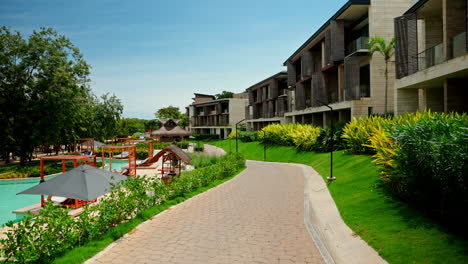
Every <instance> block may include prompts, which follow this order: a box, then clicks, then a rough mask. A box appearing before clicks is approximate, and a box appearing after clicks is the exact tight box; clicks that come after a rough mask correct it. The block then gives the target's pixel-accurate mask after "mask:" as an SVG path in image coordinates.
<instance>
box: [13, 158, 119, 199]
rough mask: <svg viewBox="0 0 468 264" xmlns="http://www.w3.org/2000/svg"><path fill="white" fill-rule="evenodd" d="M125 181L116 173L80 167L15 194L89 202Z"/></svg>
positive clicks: (84, 166) (86, 166)
mask: <svg viewBox="0 0 468 264" xmlns="http://www.w3.org/2000/svg"><path fill="white" fill-rule="evenodd" d="M126 179H127V177H126V176H124V175H121V174H118V173H113V172H109V171H106V170H103V169H99V168H95V167H93V166H89V165H81V166H78V167H76V168H74V169H72V170H69V171H67V172H65V173H63V174H61V175H59V176H57V177H55V178H53V179H51V180H48V181H45V182H43V183H40V184H38V185H36V186H34V187H31V188H29V189H27V190H24V191H22V192H20V193H17V194H37V195H52V196H61V197H66V198H72V199H78V200H83V201H91V200H93V199H96V198H98V197H99V196H101V195H104V194H106V193H108V192H110V191H111V187H112V185H113V184H117V183H118V182H120V181H122V180H126Z"/></svg>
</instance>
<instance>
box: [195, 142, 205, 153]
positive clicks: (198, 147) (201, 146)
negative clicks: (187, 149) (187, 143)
mask: <svg viewBox="0 0 468 264" xmlns="http://www.w3.org/2000/svg"><path fill="white" fill-rule="evenodd" d="M204 149H205V144H203V142H197V144H195V147H193V150H194V151H203V150H204Z"/></svg>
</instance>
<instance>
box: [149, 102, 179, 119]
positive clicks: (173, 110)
mask: <svg viewBox="0 0 468 264" xmlns="http://www.w3.org/2000/svg"><path fill="white" fill-rule="evenodd" d="M155 115H156V118H157V119H181V118H182V113H181V112H180V110H179V108H178V107H175V106H172V105H170V106H168V107H163V108H161V109H159V110H158V111H156V113H155Z"/></svg>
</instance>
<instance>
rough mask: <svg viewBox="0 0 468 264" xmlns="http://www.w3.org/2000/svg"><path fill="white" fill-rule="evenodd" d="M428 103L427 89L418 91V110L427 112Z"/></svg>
mask: <svg viewBox="0 0 468 264" xmlns="http://www.w3.org/2000/svg"><path fill="white" fill-rule="evenodd" d="M426 108H427V101H426V88H421V89H418V110H419V111H420V112H422V111H424V110H426Z"/></svg>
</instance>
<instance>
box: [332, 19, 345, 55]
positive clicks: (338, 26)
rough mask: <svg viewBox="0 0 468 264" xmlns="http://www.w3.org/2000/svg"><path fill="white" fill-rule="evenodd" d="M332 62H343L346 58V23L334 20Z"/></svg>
mask: <svg viewBox="0 0 468 264" xmlns="http://www.w3.org/2000/svg"><path fill="white" fill-rule="evenodd" d="M330 32H331V33H330V38H331V57H332V58H331V60H332V61H334V62H335V61H342V60H343V59H344V57H345V40H344V34H345V32H344V21H343V20H341V19H340V20H333V21H331V23H330Z"/></svg>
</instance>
